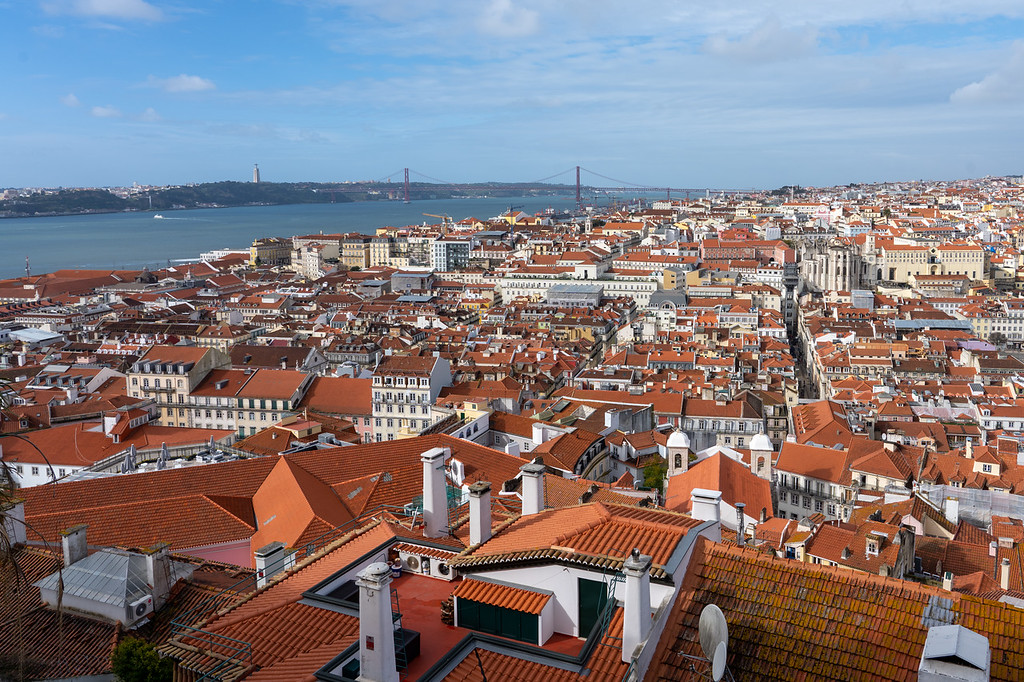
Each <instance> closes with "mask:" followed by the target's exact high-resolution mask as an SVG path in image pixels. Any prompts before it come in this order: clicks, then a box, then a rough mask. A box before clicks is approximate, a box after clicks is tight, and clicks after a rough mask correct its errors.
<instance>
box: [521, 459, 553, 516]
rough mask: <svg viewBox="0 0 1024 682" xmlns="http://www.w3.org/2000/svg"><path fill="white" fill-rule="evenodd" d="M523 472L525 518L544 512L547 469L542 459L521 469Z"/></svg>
mask: <svg viewBox="0 0 1024 682" xmlns="http://www.w3.org/2000/svg"><path fill="white" fill-rule="evenodd" d="M519 470H520V471H521V472H522V479H523V480H522V488H521V491H522V492H521V495H522V498H523V516H529V515H531V514H538V513H540V512H542V511H543V510H544V472H545V471H546V467H545V466H544V464H543V463H542V462H541V460H540V458H539V457H538V458H536V459H534V460H533V461H532V462H530V463H529V464H524V465H523V466H521V467H519Z"/></svg>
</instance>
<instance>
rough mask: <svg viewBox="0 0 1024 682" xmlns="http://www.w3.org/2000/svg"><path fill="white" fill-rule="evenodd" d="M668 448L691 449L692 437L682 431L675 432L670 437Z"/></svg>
mask: <svg viewBox="0 0 1024 682" xmlns="http://www.w3.org/2000/svg"><path fill="white" fill-rule="evenodd" d="M668 447H670V448H686V449H687V450H689V449H690V437H689V436H687V435H686V434H685V433H683V432H682V431H673V432H672V433H671V434H669V437H668Z"/></svg>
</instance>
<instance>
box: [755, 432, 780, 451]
mask: <svg viewBox="0 0 1024 682" xmlns="http://www.w3.org/2000/svg"><path fill="white" fill-rule="evenodd" d="M750 449H751V450H768V451H769V452H770V451H772V450H773V449H774V448H772V441H771V439H770V438H768V436H766V435H764V432H762V433H759V434H757V435H756V436H754V437H753V438H751V439H750Z"/></svg>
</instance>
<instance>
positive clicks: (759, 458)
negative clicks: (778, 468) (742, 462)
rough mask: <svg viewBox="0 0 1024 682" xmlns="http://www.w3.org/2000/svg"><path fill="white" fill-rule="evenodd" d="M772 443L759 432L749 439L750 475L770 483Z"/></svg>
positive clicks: (762, 432)
mask: <svg viewBox="0 0 1024 682" xmlns="http://www.w3.org/2000/svg"><path fill="white" fill-rule="evenodd" d="M773 451H774V448H773V447H772V441H771V439H769V438H768V436H766V435H765V433H764V428H763V427H762V429H761V432H760V433H759V434H757V435H756V436H754V437H753V438H751V439H750V473H752V474H754V475H755V476H757V477H759V478H763V479H764V480H766V481H768V482H771V480H772V454H773Z"/></svg>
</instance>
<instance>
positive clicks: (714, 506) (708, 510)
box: [690, 488, 722, 542]
mask: <svg viewBox="0 0 1024 682" xmlns="http://www.w3.org/2000/svg"><path fill="white" fill-rule="evenodd" d="M690 495H691V496H690V516H692V517H693V518H695V519H698V520H700V521H714V522H715V524H720V523H721V521H722V515H721V508H720V504H721V501H722V493H721V492H719V491H717V490H704V489H703V488H694V489H693V491H692V492H691V494H690ZM720 533H721V529H720V528H718V527H717V525H716V527H715V529H713V530H712V535H718V537H712V538H711V539H713V540H715V541H716V542H718V541H720V540H721V535H720Z"/></svg>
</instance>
